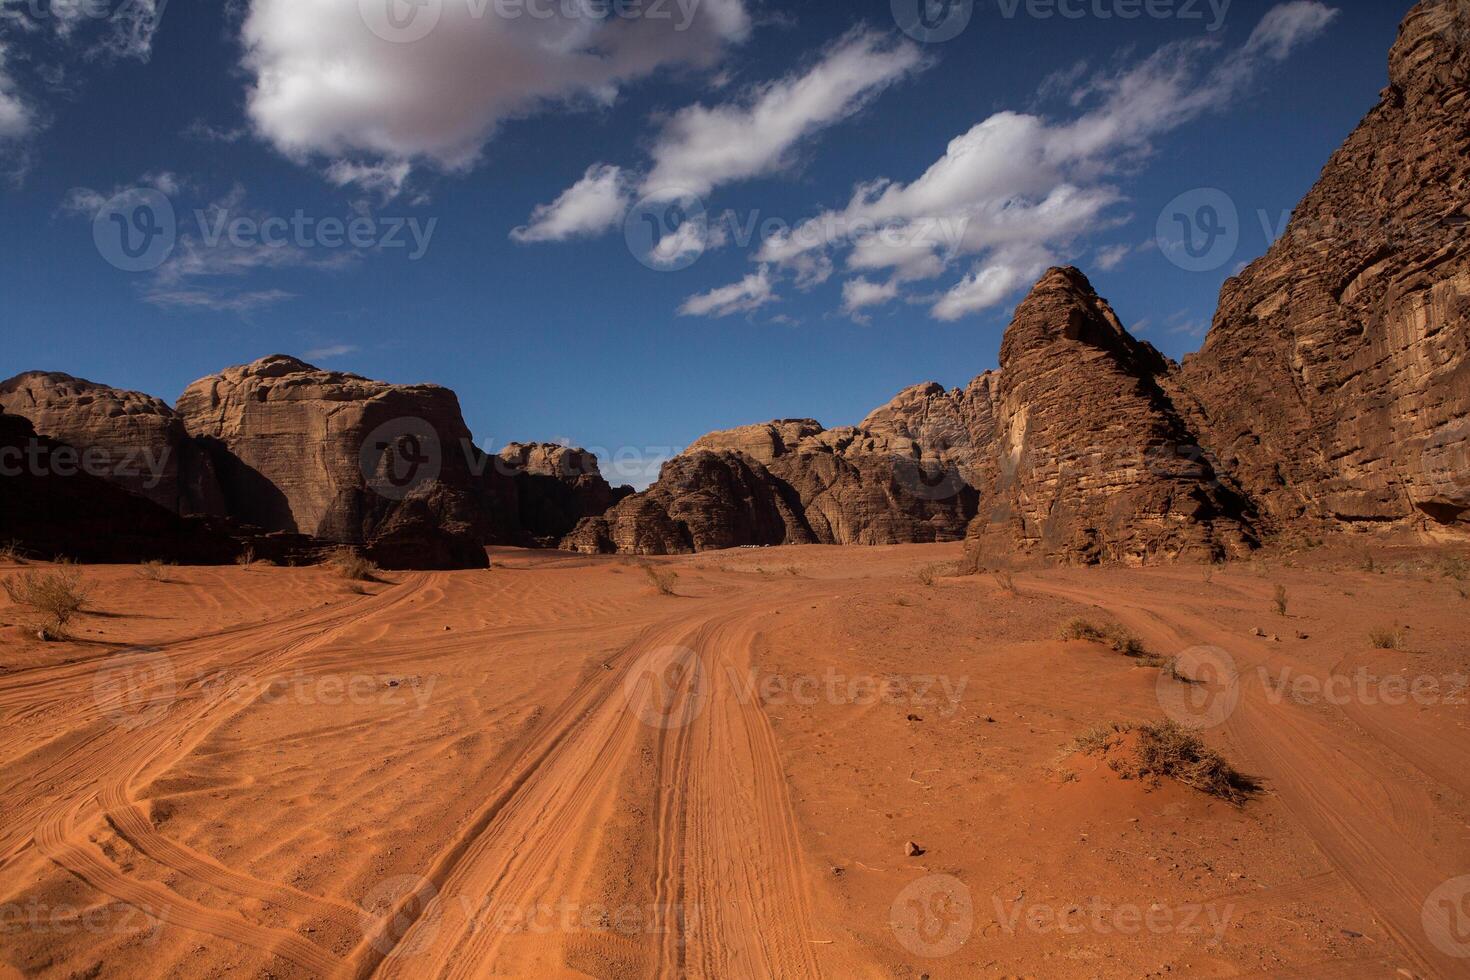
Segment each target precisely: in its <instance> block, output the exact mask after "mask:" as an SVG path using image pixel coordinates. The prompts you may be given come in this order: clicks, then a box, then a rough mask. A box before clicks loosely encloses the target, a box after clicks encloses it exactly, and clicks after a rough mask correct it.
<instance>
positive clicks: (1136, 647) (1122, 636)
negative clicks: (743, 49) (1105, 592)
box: [1061, 617, 1164, 666]
mask: <svg viewBox="0 0 1470 980" xmlns="http://www.w3.org/2000/svg"><path fill="white" fill-rule="evenodd" d="M1061 638H1062V639H1064V640H1087V641H1089V642H1092V643H1105V644H1107V645H1108V646H1110V647H1112V648H1113V649H1114V650H1115V651H1117V652H1118V653H1121V654H1123V655H1124V656H1128V657H1137V658H1140V659H1148V660H1150V661H1157V662H1156V663H1153V664H1152V665H1153V666H1158V665H1159V664H1162V663H1163V662H1164V661H1163V660H1162V658H1157V657H1154V656H1153V655H1152V654H1150V653H1149V652H1148V649H1147V648H1146V647H1144V645H1143V641H1142V640H1140V639H1139V638H1138V637H1136V636H1134V635H1133V634H1132V633H1130V632H1128V630H1127V628H1125V627H1124V626H1122V625H1120V624H1118V623H1109V624H1107V625H1106V626H1097V625H1095V624H1093V623H1092V622H1090V621H1088V620H1086V619H1082V618H1080V617H1079V618H1077V619H1072V620H1069V621H1068V622H1067V624H1066V625H1065V626H1063V627H1062V631H1061Z"/></svg>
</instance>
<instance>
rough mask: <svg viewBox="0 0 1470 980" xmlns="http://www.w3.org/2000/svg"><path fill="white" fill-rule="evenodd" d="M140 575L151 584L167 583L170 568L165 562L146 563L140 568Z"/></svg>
mask: <svg viewBox="0 0 1470 980" xmlns="http://www.w3.org/2000/svg"><path fill="white" fill-rule="evenodd" d="M138 574H139V575H141V576H142V577H143V578H145V579H147V580H148V581H150V582H167V581H168V568H167V566H166V565H164V563H163V562H161V561H158V560H157V559H154V560H153V561H145V562H144V563H143V564H141V565H139V566H138Z"/></svg>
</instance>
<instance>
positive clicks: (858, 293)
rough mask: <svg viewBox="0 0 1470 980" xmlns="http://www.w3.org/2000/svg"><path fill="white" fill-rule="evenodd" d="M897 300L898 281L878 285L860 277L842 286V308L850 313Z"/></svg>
mask: <svg viewBox="0 0 1470 980" xmlns="http://www.w3.org/2000/svg"><path fill="white" fill-rule="evenodd" d="M897 298H898V283H897V282H896V281H889V282H885V283H878V282H872V281H870V280H868V279H863V278H861V277H859V278H857V279H849V280H848V281H847V282H845V283H843V284H842V308H843V310H845V311H846V312H848V313H852V312H855V311H857V310H860V309H862V308H863V307H865V306H878V305H879V304H882V303H887V302H888V301H889V300H893V299H897Z"/></svg>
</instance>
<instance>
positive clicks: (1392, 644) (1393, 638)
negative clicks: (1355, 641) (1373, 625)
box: [1368, 629, 1404, 650]
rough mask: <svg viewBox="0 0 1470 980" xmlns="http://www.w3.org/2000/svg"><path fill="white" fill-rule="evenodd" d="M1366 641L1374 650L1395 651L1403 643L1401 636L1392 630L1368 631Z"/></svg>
mask: <svg viewBox="0 0 1470 980" xmlns="http://www.w3.org/2000/svg"><path fill="white" fill-rule="evenodd" d="M1368 640H1369V642H1371V643H1372V644H1373V648H1374V649H1375V650H1397V649H1398V648H1399V647H1401V646H1403V643H1404V638H1403V635H1402V634H1401V633H1399V631H1398V630H1392V629H1375V630H1370V631H1369V633H1368Z"/></svg>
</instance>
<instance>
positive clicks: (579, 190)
mask: <svg viewBox="0 0 1470 980" xmlns="http://www.w3.org/2000/svg"><path fill="white" fill-rule="evenodd" d="M627 209H628V186H627V180H626V178H625V177H624V175H623V171H622V168H620V167H611V166H605V165H602V164H595V165H593V166H591V167H588V168H587V172H586V173H585V174H583V175H582V179H581V180H579V181H577V182H576V183H575V184H573V185H572V186H571V187H568V188H567V189H566V190H564V191H562V193H561V196H559V197H558V198H557V199H556V200H555V201H552V202H551V203H550V204H542V205H539V206H538V207H537V208H536V209H535V210H534V211H532V212H531V220H530V221H529V222H528V223H526V224H525V225H523V226H522V227H520V228H517V229H515V230H514V231H512V232H511V233H510V237H511V238H513V239H515V240H516V241H518V242H562V241H566V240H567V239H569V238H580V237H584V236H588V235H600V234H601V233H603V232H605V231H607V230H608V229H610V228H612V227H614V226H615V225H617V224H618V222H620V221H622V220H623V214H624V212H626V211H627Z"/></svg>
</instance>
